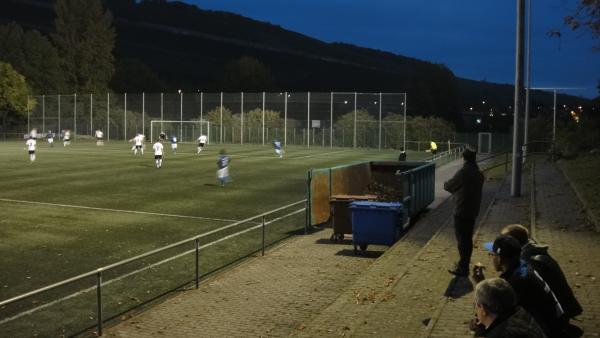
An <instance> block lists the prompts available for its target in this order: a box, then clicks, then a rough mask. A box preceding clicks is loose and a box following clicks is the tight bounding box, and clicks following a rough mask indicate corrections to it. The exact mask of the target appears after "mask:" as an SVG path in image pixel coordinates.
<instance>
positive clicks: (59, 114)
mask: <svg viewBox="0 0 600 338" xmlns="http://www.w3.org/2000/svg"><path fill="white" fill-rule="evenodd" d="M58 130H60V94H58ZM44 132H46V131H45V130H44ZM73 136H75V131H73Z"/></svg>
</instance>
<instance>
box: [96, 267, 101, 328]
mask: <svg viewBox="0 0 600 338" xmlns="http://www.w3.org/2000/svg"><path fill="white" fill-rule="evenodd" d="M96 297H97V304H98V313H97V317H98V336H101V335H102V270H99V271H98V273H97V274H96Z"/></svg>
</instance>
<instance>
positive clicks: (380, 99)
mask: <svg viewBox="0 0 600 338" xmlns="http://www.w3.org/2000/svg"><path fill="white" fill-rule="evenodd" d="M381 101H382V94H381V92H379V150H381V106H382V105H383V104H382V102H381Z"/></svg>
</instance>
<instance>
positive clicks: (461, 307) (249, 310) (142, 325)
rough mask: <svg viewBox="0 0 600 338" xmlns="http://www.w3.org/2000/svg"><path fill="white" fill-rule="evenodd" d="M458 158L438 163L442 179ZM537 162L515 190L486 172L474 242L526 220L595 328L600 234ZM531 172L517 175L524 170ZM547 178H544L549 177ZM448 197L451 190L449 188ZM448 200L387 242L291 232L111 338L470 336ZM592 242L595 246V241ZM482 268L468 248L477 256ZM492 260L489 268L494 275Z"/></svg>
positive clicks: (549, 168)
mask: <svg viewBox="0 0 600 338" xmlns="http://www.w3.org/2000/svg"><path fill="white" fill-rule="evenodd" d="M458 166H460V162H456V163H453V164H451V165H448V166H447V167H442V168H441V169H443V170H438V171H436V181H440V182H443V181H445V180H446V179H448V178H449V177H450V176H451V175H452V174H453V173H454V171H455V170H456V168H457V167H458ZM534 167H535V183H536V184H535V195H534V197H535V199H534V200H535V206H536V207H537V209H535V210H534V212H532V210H533V209H532V208H531V201H532V198H531V193H530V192H531V189H532V186H531V182H532V181H531V180H530V179H524V189H523V194H522V197H519V198H513V197H510V193H509V190H510V184H509V183H510V181H509V179H505V180H492V181H490V180H488V181H486V183H485V185H484V201H483V205H482V210H483V211H482V214H481V216H480V218H481V219H480V222H479V227H478V230H477V234H476V238H475V242H476V246H478V245H479V244H480V243H482V242H485V241H489V240H492V239H493V238H494V237H495V236H496V234H497V233H498V231H499V229H500V228H501V227H502V226H504V225H506V224H508V223H515V222H519V223H523V224H526V225H530V223H531V219H532V216H534V217H533V219H534V220H535V225H534V226H533V227H532V230H533V232H534V234H535V236H536V238H537V239H538V240H539V241H541V242H543V243H547V244H549V245H550V247H551V252H552V254H553V255H554V257H555V258H556V259H557V260H558V261H559V262H560V263H561V264H562V267H563V270H564V271H565V273H566V275H567V278H568V279H569V281H570V282H571V285H573V287H574V290H575V293H576V295H577V296H578V298H579V300H580V301H581V303H582V305H583V307H584V314H583V315H581V316H580V318H579V319H580V321H578V322H577V323H576V325H578V326H580V327H581V328H583V329H584V332H585V336H586V337H587V336H589V337H599V336H600V306H598V305H597V304H596V303H597V300H600V288H598V285H597V283H598V282H597V281H596V280H595V273H596V270H597V268H598V267H600V247H597V244H598V243H599V241H598V240H599V239H600V236H599V235H598V234H597V233H596V232H594V231H593V230H592V228H591V227H590V226H589V225H587V224H586V222H585V218H584V217H583V216H582V214H581V213H580V210H581V207H580V206H579V205H578V202H577V200H576V197H575V196H574V194H573V192H572V191H571V190H570V188H569V186H568V184H567V183H566V181H565V179H564V177H563V176H562V174H561V173H560V171H558V170H557V169H556V167H555V166H554V165H551V164H547V163H539V164H538V165H536V166H534ZM526 177H527V176H524V178H526ZM549 183H551V184H549ZM446 197H447V195H446ZM444 198H445V197H439V199H437V201H438V202H437V203H436V204H437V207H436V208H435V209H432V210H430V211H429V212H428V213H426V214H425V215H424V216H423V217H421V219H420V220H419V221H418V222H417V224H415V225H414V226H413V227H412V228H411V229H410V230H409V232H408V233H407V234H406V235H405V236H404V237H403V238H402V239H401V240H400V241H398V242H397V243H396V244H395V245H394V246H393V247H391V248H389V249H388V248H386V247H377V246H369V248H368V251H367V252H366V254H365V255H360V256H355V255H354V254H353V248H352V245H351V242H350V241H345V242H344V243H341V244H334V243H330V242H329V240H328V239H329V236H330V235H331V233H330V232H331V230H330V229H324V230H322V231H317V232H314V233H312V234H310V235H306V236H299V237H298V238H295V239H292V240H290V241H287V242H286V243H284V244H282V245H281V246H279V247H277V248H274V249H272V250H270V251H269V252H268V253H267V254H266V255H265V257H257V258H255V259H252V260H250V261H248V262H246V263H244V264H242V265H240V266H238V267H235V268H233V269H231V270H229V271H227V272H225V273H222V274H220V275H218V276H216V277H214V278H212V279H211V280H208V281H205V282H204V283H203V284H201V287H200V289H199V290H191V291H187V292H184V293H182V294H180V295H178V296H177V297H174V298H172V299H169V300H167V301H165V302H163V303H162V304H159V305H157V306H155V307H152V308H150V309H148V310H147V311H145V312H143V313H141V314H139V315H136V316H134V317H133V318H130V319H128V320H126V321H124V322H122V323H119V324H118V325H115V326H113V327H112V328H109V329H108V330H106V332H105V335H106V336H108V337H283V336H300V337H340V336H346V337H348V336H352V337H367V336H371V337H472V334H471V333H470V332H469V330H468V328H467V322H468V320H469V319H470V318H471V317H472V297H473V295H472V288H473V285H472V284H471V282H470V281H469V280H468V279H464V278H461V279H454V278H452V275H450V274H448V273H447V271H446V270H447V268H448V267H450V266H451V265H452V263H453V262H454V261H455V260H456V257H457V250H456V244H455V240H454V234H453V228H452V224H451V213H452V204H451V203H449V200H447V199H445V200H444ZM594 244H596V246H595V245H594ZM476 261H481V262H482V263H484V264H485V265H488V266H490V263H491V262H488V258H487V255H486V253H485V252H484V251H483V250H482V249H480V248H477V247H476V248H475V250H474V255H473V262H476ZM490 270H491V267H489V268H488V270H487V272H486V275H487V276H488V277H489V276H494V275H496V274H495V273H494V272H492V271H490Z"/></svg>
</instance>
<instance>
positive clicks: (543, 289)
mask: <svg viewBox="0 0 600 338" xmlns="http://www.w3.org/2000/svg"><path fill="white" fill-rule="evenodd" d="M484 247H485V248H486V249H488V250H489V251H490V255H491V256H492V260H493V265H494V268H495V269H496V271H498V272H501V274H500V278H502V279H505V280H506V281H507V282H508V283H509V284H510V285H511V286H512V288H513V290H514V291H515V293H516V295H517V299H518V302H519V305H521V306H522V307H523V308H524V309H525V310H526V311H527V312H529V313H530V314H531V316H532V317H533V318H534V319H535V321H536V322H537V323H538V324H539V325H540V327H541V328H542V330H544V333H545V334H546V335H547V336H548V337H562V332H563V330H564V329H565V323H564V322H563V321H561V320H559V319H560V318H561V317H562V316H563V315H564V311H563V309H562V306H561V304H560V303H559V302H558V300H557V299H556V296H555V295H554V293H553V292H552V290H551V289H550V287H549V286H548V284H547V283H546V282H545V281H544V280H543V279H542V277H540V275H539V274H538V273H537V272H536V271H535V270H534V269H533V268H532V267H531V265H529V264H527V263H526V262H525V261H522V260H521V259H520V257H521V245H520V244H519V242H518V241H517V240H516V239H514V238H513V237H510V236H499V237H498V238H496V240H495V241H494V242H493V243H491V242H490V243H485V244H484Z"/></svg>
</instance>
